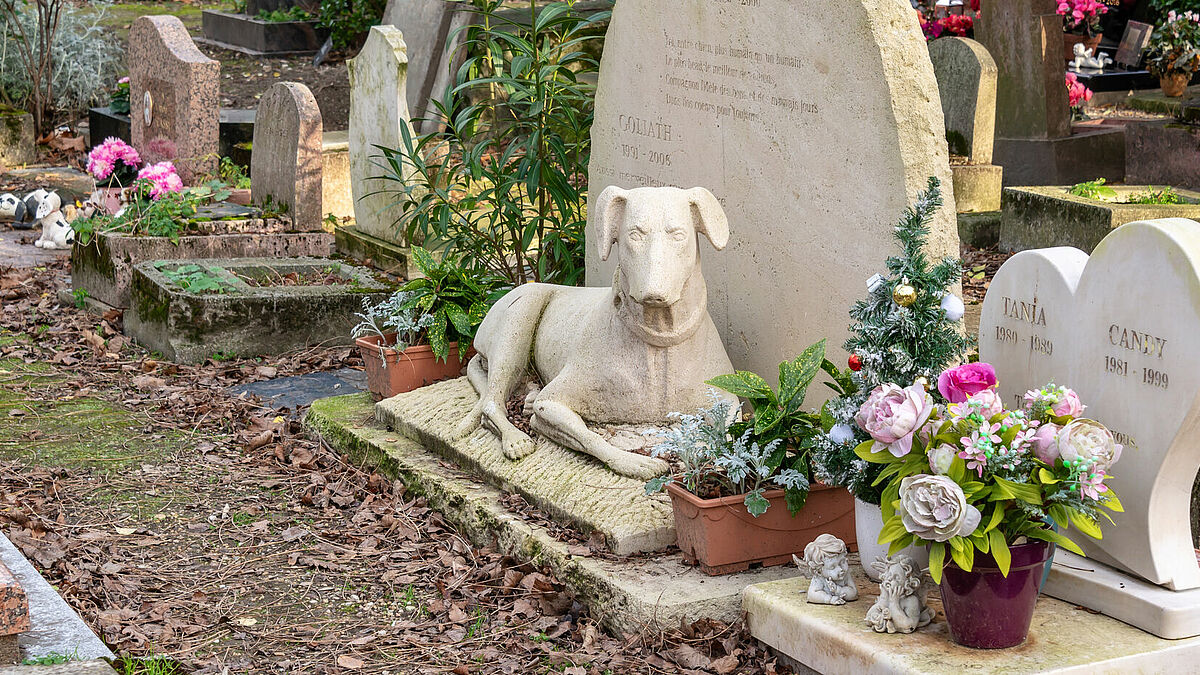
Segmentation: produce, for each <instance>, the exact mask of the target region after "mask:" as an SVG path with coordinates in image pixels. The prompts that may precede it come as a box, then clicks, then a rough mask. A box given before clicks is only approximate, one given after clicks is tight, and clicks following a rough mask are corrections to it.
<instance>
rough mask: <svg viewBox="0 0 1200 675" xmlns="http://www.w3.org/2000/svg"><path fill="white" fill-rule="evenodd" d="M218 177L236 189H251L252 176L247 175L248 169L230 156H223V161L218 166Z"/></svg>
mask: <svg viewBox="0 0 1200 675" xmlns="http://www.w3.org/2000/svg"><path fill="white" fill-rule="evenodd" d="M217 178H218V180H220V181H221V182H222V183H224V184H225V185H228V186H229V187H232V188H234V189H237V190H249V189H250V176H248V175H246V170H245V169H244V168H242V166H241V165H240V164H238V163H236V162H234V161H233V160H232V159H230V158H228V157H222V158H221V162H220V163H219V164H218V166H217ZM226 198H227V197H226Z"/></svg>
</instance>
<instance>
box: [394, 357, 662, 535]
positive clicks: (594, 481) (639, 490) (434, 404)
mask: <svg viewBox="0 0 1200 675" xmlns="http://www.w3.org/2000/svg"><path fill="white" fill-rule="evenodd" d="M478 400H479V397H478V396H476V395H475V390H474V389H473V388H472V387H471V384H470V383H469V382H468V381H467V379H466V378H459V379H456V380H449V381H446V382H439V383H437V384H433V385H430V386H428V387H422V388H421V389H418V390H416V391H412V392H409V393H406V394H400V395H399V396H394V397H392V398H390V399H386V400H383V401H380V402H379V404H378V405H377V406H376V418H377V421H378V422H380V423H381V424H383V425H385V426H387V427H389V428H392V429H395V430H397V431H399V432H401V433H403V434H405V435H407V436H409V437H411V438H413V439H414V440H416V441H418V442H419V443H421V444H422V445H424V446H425V447H427V448H429V449H430V450H432V451H434V452H437V453H438V454H441V455H443V456H445V457H448V458H450V459H452V460H454V461H455V462H458V463H459V464H460V465H462V466H463V467H464V468H467V469H469V470H471V471H474V472H476V473H478V474H479V475H480V476H482V477H483V478H484V479H485V480H487V481H488V482H489V483H491V484H493V485H496V486H499V487H501V488H502V489H504V490H512V491H516V492H518V493H520V494H521V495H522V496H524V497H525V499H527V500H528V501H529V502H530V503H532V504H534V505H535V506H537V507H539V508H541V509H543V510H544V511H546V512H547V513H549V514H550V515H551V516H552V517H554V518H557V519H562V520H563V521H565V522H567V523H569V524H571V525H574V526H575V527H577V528H580V529H581V530H582V531H583V532H584V533H585V534H586V533H590V532H601V533H603V534H604V536H605V539H606V540H607V542H608V546H609V548H610V549H611V550H612V551H613V553H616V554H617V555H629V554H631V553H638V552H642V551H657V550H661V549H664V548H666V547H668V546H671V545H672V544H674V543H675V519H674V516H673V514H672V512H671V503H670V500H669V499H668V498H667V496H666V495H665V494H659V495H651V496H647V495H646V493H645V489H644V486H645V482H644V481H639V480H635V479H632V478H627V477H625V476H619V475H617V474H615V473H613V472H612V471H611V470H609V469H608V467H606V466H605V465H604V464H602V463H600V462H599V461H597V460H595V459H593V458H592V457H589V456H586V455H584V454H582V453H579V452H575V451H573V450H568V449H566V448H563V447H561V446H559V445H556V444H554V443H552V442H550V441H549V440H546V439H545V438H541V437H539V436H536V435H535V436H534V440H535V441H537V446H538V449H537V450H536V451H535V452H533V453H532V454H530V455H529V456H528V457H525V458H523V459H521V460H518V461H515V462H514V461H512V460H510V459H508V458H507V457H505V456H504V452H503V451H502V450H501V448H500V440H499V439H497V438H496V437H495V435H493V434H491V433H490V432H488V431H487V430H486V429H477V430H475V432H474V433H472V434H471V435H470V436H468V437H466V438H463V439H458V438H455V437H454V433H453V432H454V429H455V427H456V426H457V425H458V424H459V422H461V421H462V420H463V419H464V418H465V417H466V416H467V414H468V413H470V412H471V407H472V406H473V405H475V402H476V401H478ZM614 429H616V430H617V431H613V430H614ZM599 433H601V434H602V435H608V436H613V435H615V434H619V435H620V436H621V437H622V439H621V441H620V442H632V443H634V444H636V446H637V447H644V446H645V445H653V442H654V441H653V440H652V439H647V438H645V437H644V436H642V435H641V434H640V433H638V432H637V431H634V430H633V428H632V427H608V428H607V429H606V430H601V431H600V432H599Z"/></svg>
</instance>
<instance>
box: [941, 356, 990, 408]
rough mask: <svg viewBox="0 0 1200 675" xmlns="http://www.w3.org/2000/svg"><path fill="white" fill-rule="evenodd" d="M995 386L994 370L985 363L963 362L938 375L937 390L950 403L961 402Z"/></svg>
mask: <svg viewBox="0 0 1200 675" xmlns="http://www.w3.org/2000/svg"><path fill="white" fill-rule="evenodd" d="M995 386H996V370H995V369H994V368H992V366H991V365H989V364H987V363H964V364H963V365H961V366H958V367H956V368H950V369H948V370H946V371H944V372H942V374H941V375H939V376H938V391H939V392H941V394H942V396H943V397H944V398H945V399H946V400H947V401H949V402H951V403H962V402H963V401H966V400H967V399H968V398H970V397H972V396H974V395H975V394H978V393H979V392H981V391H984V390H985V389H991V388H992V387H995Z"/></svg>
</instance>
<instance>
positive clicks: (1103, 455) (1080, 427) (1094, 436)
mask: <svg viewBox="0 0 1200 675" xmlns="http://www.w3.org/2000/svg"><path fill="white" fill-rule="evenodd" d="M1055 441H1056V443H1057V445H1058V452H1059V455H1060V456H1061V457H1062V459H1063V461H1064V462H1076V461H1079V460H1093V461H1095V463H1096V464H1095V468H1096V469H1100V470H1108V469H1109V468H1111V467H1112V465H1113V464H1116V463H1117V460H1118V459H1121V450H1122V447H1121V445H1120V444H1118V443H1117V442H1116V440H1115V439H1113V435H1112V432H1111V431H1109V430H1108V428H1107V427H1105V426H1104V425H1103V424H1100V423H1099V422H1097V421H1095V420H1089V419H1087V418H1080V419H1077V420H1075V421H1073V422H1071V423H1070V424H1068V425H1066V426H1065V427H1063V428H1062V429H1060V430H1059V432H1058V437H1057V438H1056V439H1055Z"/></svg>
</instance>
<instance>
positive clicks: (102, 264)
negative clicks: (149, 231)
mask: <svg viewBox="0 0 1200 675" xmlns="http://www.w3.org/2000/svg"><path fill="white" fill-rule="evenodd" d="M238 222H249V221H238ZM259 222H260V223H261V222H262V221H259ZM222 225H224V226H225V227H226V228H229V227H231V225H234V224H231V223H229V222H225V221H222ZM332 252H333V237H331V236H330V235H328V234H326V233H324V232H287V231H277V232H266V233H257V232H254V233H251V232H245V231H238V230H236V229H226V230H225V231H222V232H213V233H208V234H195V235H187V236H183V237H180V238H179V241H178V242H172V241H171V240H170V239H169V238H167V237H135V236H131V235H127V234H122V233H119V232H105V233H101V234H99V235H97V236H96V238H95V240H94V241H92V242H91V243H89V244H88V245H87V246H81V245H78V244H76V245H75V246H74V248H72V250H71V285H72V287H73V288H74V289H75V290H80V289H83V290H86V291H87V292H88V296H89V297H91V298H95V299H96V300H99V301H100V302H103V303H105V304H107V305H111V306H113V307H118V308H122V309H123V308H126V307H129V304H130V299H129V287H130V285H131V284H132V283H133V267H134V266H135V265H137V264H138V263H141V262H145V261H147V260H188V259H193V258H249V257H264V258H297V257H305V256H309V257H325V256H328V255H330V254H331V253H332Z"/></svg>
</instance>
